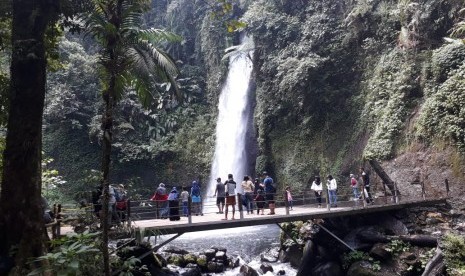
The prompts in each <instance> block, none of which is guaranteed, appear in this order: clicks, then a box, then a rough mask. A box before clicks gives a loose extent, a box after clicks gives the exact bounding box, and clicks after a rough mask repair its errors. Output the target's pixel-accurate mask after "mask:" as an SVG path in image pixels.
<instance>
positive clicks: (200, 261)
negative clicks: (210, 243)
mask: <svg viewBox="0 0 465 276" xmlns="http://www.w3.org/2000/svg"><path fill="white" fill-rule="evenodd" d="M207 263H208V259H207V256H206V255H199V256H198V257H197V265H198V266H199V267H200V269H201V270H202V271H206V270H207Z"/></svg>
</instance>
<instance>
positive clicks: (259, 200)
mask: <svg viewBox="0 0 465 276" xmlns="http://www.w3.org/2000/svg"><path fill="white" fill-rule="evenodd" d="M254 200H255V203H256V204H257V215H258V214H259V213H260V210H261V211H262V215H264V214H265V195H264V193H263V190H262V189H258V190H257V195H256V196H255V198H254Z"/></svg>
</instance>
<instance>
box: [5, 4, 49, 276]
mask: <svg viewBox="0 0 465 276" xmlns="http://www.w3.org/2000/svg"><path fill="white" fill-rule="evenodd" d="M47 2H49V1H44V0H36V1H30V0H15V1H13V23H12V58H11V67H10V72H11V82H10V95H9V97H10V98H9V101H10V109H9V119H8V126H7V136H6V147H5V151H4V154H3V164H4V167H3V183H2V190H1V195H0V197H1V199H0V213H1V214H2V215H1V219H0V236H1V237H2V242H1V243H0V256H1V257H2V258H1V259H3V260H5V258H9V257H13V259H10V260H14V265H15V266H16V267H17V268H19V269H18V270H15V271H13V272H12V274H13V275H15V274H16V275H23V273H24V271H25V270H29V269H30V264H28V261H29V258H34V257H38V256H41V255H43V253H44V249H45V247H44V239H43V238H44V231H43V229H44V221H43V210H42V207H41V206H42V204H41V159H42V158H41V151H42V114H43V107H44V98H45V82H46V58H45V46H44V33H45V29H46V28H47V24H48V23H49V22H50V20H51V17H50V16H51V15H54V14H55V12H56V10H55V9H54V7H50V6H48V5H47ZM11 249H15V250H14V252H15V253H14V256H10V253H11ZM21 269H23V272H22V271H20V270H21ZM3 272H4V271H0V274H2V273H3Z"/></svg>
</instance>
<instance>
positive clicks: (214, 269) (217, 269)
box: [207, 262, 224, 273]
mask: <svg viewBox="0 0 465 276" xmlns="http://www.w3.org/2000/svg"><path fill="white" fill-rule="evenodd" d="M207 271H208V272H209V273H222V272H223V271H224V265H223V263H220V262H208V264H207Z"/></svg>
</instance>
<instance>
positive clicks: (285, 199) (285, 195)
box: [283, 190, 289, 215]
mask: <svg viewBox="0 0 465 276" xmlns="http://www.w3.org/2000/svg"><path fill="white" fill-rule="evenodd" d="M283 196H284V206H285V207H286V215H289V199H288V198H287V191H286V190H285V191H284V193H283Z"/></svg>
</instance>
